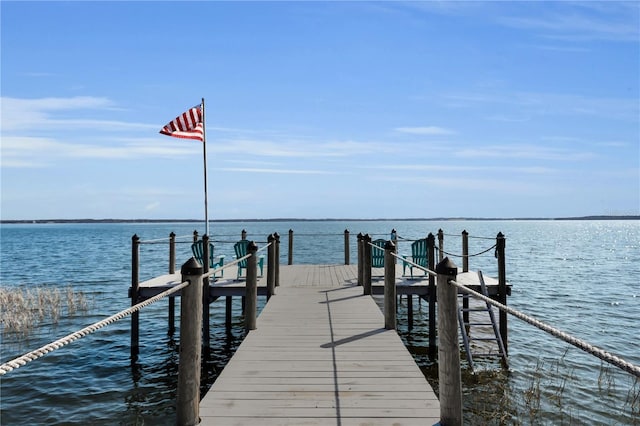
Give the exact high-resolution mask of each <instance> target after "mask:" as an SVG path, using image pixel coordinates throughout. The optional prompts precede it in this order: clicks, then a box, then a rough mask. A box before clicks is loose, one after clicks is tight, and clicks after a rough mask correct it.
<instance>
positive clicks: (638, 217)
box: [0, 215, 640, 224]
mask: <svg viewBox="0 0 640 426" xmlns="http://www.w3.org/2000/svg"><path fill="white" fill-rule="evenodd" d="M454 220H469V221H473V220H476V221H482V220H486V221H489V220H494V221H496V220H640V215H622V216H606V215H601V216H577V217H555V218H549V217H491V218H487V217H430V218H427V217H422V218H393V219H390V218H377V219H353V218H344V219H340V218H326V219H301V218H271V219H211V220H209V222H211V223H216V222H217V223H226V222H380V221H386V222H394V221H398V222H399V221H454ZM202 222H204V221H203V220H202V219H37V220H0V223H1V224H27V223H35V224H38V223H202Z"/></svg>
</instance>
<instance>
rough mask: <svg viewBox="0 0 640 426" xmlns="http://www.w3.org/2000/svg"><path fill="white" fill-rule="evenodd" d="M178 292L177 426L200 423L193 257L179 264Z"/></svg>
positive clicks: (197, 289)
mask: <svg viewBox="0 0 640 426" xmlns="http://www.w3.org/2000/svg"><path fill="white" fill-rule="evenodd" d="M180 272H181V273H182V281H183V282H184V281H189V282H190V284H189V285H188V286H186V287H185V288H183V289H182V292H181V294H180V361H179V364H178V392H177V404H176V405H177V406H176V417H177V424H178V425H179V426H192V425H197V424H198V423H200V369H201V365H200V358H201V355H200V354H201V352H202V351H201V345H202V341H201V337H202V306H201V304H202V273H203V268H202V266H201V265H200V264H199V263H198V261H196V259H195V258H194V257H192V258H191V259H189V260H188V261H187V262H186V263H185V264H184V265H182V268H181V271H180Z"/></svg>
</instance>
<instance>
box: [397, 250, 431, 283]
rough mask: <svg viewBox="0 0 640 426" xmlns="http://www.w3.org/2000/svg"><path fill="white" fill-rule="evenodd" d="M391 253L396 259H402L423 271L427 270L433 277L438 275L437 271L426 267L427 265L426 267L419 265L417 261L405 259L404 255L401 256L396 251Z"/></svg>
mask: <svg viewBox="0 0 640 426" xmlns="http://www.w3.org/2000/svg"><path fill="white" fill-rule="evenodd" d="M391 255H392V256H393V257H395V258H396V259H399V260H402V261H403V262H404V263H406V264H408V265H411V266H413V267H414V268H418V269H420V270H421V271H424V272H426V273H427V274H429V275H431V276H432V277H437V276H438V274H437V273H436V272H434V271H432V270H431V269H429V268H425V267H424V266H422V265H418V264H417V263H415V262H413V261H411V260H408V259H405V258H404V257H402V256H399V255H397V254H395V253H391Z"/></svg>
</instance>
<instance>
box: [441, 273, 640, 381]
mask: <svg viewBox="0 0 640 426" xmlns="http://www.w3.org/2000/svg"><path fill="white" fill-rule="evenodd" d="M449 283H450V284H452V285H454V286H456V287H458V288H459V289H460V290H462V291H464V292H465V293H469V294H471V295H472V296H475V297H477V298H478V299H482V300H484V301H485V302H487V303H490V304H492V305H493V306H495V307H497V308H499V309H500V310H502V311H505V312H507V313H509V314H511V315H513V316H515V317H517V318H520V319H521V320H523V321H524V322H527V323H529V324H531V325H533V326H534V327H538V328H539V329H540V330H542V331H546V332H547V333H549V334H551V335H552V336H554V337H557V338H559V339H561V340H564V341H565V342H567V343H570V344H572V345H573V346H575V347H577V348H579V349H582V350H583V351H585V352H587V353H590V354H591V355H594V356H596V357H598V358H600V359H601V360H603V361H605V362H608V363H609V364H612V365H615V366H616V367H619V368H621V369H623V370H624V371H626V372H628V373H631V374H633V375H634V376H636V377H640V366H638V365H634V364H632V363H630V362H628V361H625V360H624V359H622V358H620V357H618V356H615V355H612V354H610V353H609V352H607V351H605V350H604V349H601V348H598V347H597V346H593V345H591V344H589V343H587V342H585V341H584V340H581V339H578V338H576V337H573V336H571V335H570V334H567V333H565V332H563V331H561V330H558V329H557V328H554V327H551V326H550V325H548V324H545V323H543V322H542V321H539V320H537V319H535V318H533V317H530V316H528V315H525V314H523V313H522V312H519V311H516V310H515V309H513V308H510V307H508V306H506V305H503V304H502V303H500V302H496V301H495V300H493V299H491V298H490V297H487V296H485V295H483V294H480V293H478V292H477V291H474V290H471V289H470V288H467V287H465V286H464V285H462V284H460V283H458V282H456V281H454V280H449Z"/></svg>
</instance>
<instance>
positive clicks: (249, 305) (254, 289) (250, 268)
mask: <svg viewBox="0 0 640 426" xmlns="http://www.w3.org/2000/svg"><path fill="white" fill-rule="evenodd" d="M257 251H258V246H256V243H254V242H253V241H251V242H249V244H248V245H247V254H250V255H251V256H249V258H248V259H247V280H246V287H245V297H246V299H245V312H244V329H245V330H246V331H249V330H255V329H256V317H257V306H258V286H257V284H258V273H257V269H258V262H257V258H256V252H257Z"/></svg>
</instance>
